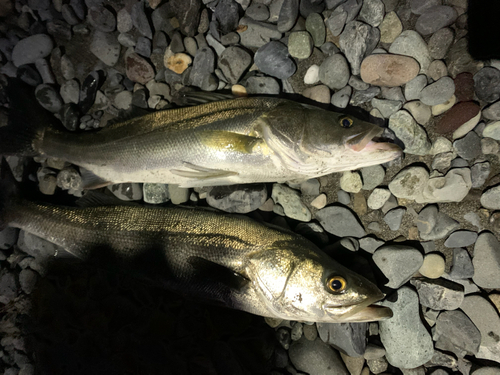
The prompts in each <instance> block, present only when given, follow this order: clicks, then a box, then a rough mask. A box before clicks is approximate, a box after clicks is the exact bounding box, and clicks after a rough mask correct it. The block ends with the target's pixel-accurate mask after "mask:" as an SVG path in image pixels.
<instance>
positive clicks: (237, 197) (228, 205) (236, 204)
mask: <svg viewBox="0 0 500 375" xmlns="http://www.w3.org/2000/svg"><path fill="white" fill-rule="evenodd" d="M266 200H267V188H266V185H265V184H246V185H229V186H216V187H214V188H212V190H210V191H209V193H208V195H207V203H208V204H209V205H210V206H212V207H215V208H218V209H219V210H222V211H226V212H236V213H242V214H244V213H248V212H251V211H254V210H256V209H258V208H259V207H260V206H262V205H263V204H264V202H265V201H266Z"/></svg>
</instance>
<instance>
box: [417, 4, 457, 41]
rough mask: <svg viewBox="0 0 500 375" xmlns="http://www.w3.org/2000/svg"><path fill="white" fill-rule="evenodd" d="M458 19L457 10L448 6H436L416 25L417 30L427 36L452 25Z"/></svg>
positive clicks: (419, 19) (420, 18) (421, 17)
mask: <svg viewBox="0 0 500 375" xmlns="http://www.w3.org/2000/svg"><path fill="white" fill-rule="evenodd" d="M457 17H458V13H457V11H456V10H455V8H453V7H450V6H447V5H436V6H433V7H430V8H428V9H426V10H425V12H424V13H422V15H421V16H420V17H419V18H418V20H417V23H416V24H415V30H417V31H418V32H419V33H420V34H421V35H423V36H426V35H430V34H433V33H435V32H436V31H438V30H439V29H442V28H443V27H446V26H449V25H451V24H452V23H453V22H455V20H456V19H457Z"/></svg>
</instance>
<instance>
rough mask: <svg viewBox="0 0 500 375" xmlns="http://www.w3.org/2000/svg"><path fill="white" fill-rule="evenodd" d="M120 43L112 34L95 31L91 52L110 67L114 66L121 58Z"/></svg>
mask: <svg viewBox="0 0 500 375" xmlns="http://www.w3.org/2000/svg"><path fill="white" fill-rule="evenodd" d="M120 49H121V46H120V43H118V40H117V39H116V38H115V37H114V35H112V34H108V33H103V32H102V31H95V32H94V36H93V37H92V42H91V43H90V52H92V53H93V54H94V55H95V56H96V57H97V58H98V59H99V60H101V61H102V62H103V63H104V64H106V65H108V66H114V65H115V64H116V63H117V62H118V59H119V58H120Z"/></svg>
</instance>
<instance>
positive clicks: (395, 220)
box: [384, 207, 406, 231]
mask: <svg viewBox="0 0 500 375" xmlns="http://www.w3.org/2000/svg"><path fill="white" fill-rule="evenodd" d="M405 213H406V208H404V207H399V208H394V209H392V210H390V211H388V212H387V213H386V214H385V216H384V221H385V223H386V224H387V225H388V226H389V228H390V229H391V230H393V231H397V230H399V228H400V226H401V222H402V221H403V216H404V214H405Z"/></svg>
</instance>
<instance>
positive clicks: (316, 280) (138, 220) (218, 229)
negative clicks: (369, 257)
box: [0, 183, 392, 323]
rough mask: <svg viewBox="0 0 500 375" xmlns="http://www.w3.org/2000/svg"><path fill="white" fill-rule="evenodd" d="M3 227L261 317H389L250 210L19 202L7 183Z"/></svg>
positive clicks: (309, 246)
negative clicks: (247, 213)
mask: <svg viewBox="0 0 500 375" xmlns="http://www.w3.org/2000/svg"><path fill="white" fill-rule="evenodd" d="M11 186H12V185H11ZM6 225H10V226H12V227H16V228H20V229H23V230H25V231H26V232H29V233H32V234H34V235H37V236H39V237H42V238H44V239H46V240H48V241H50V242H53V243H55V244H57V245H60V246H62V247H64V248H65V249H66V250H67V251H68V252H70V253H71V254H73V255H74V256H76V257H78V258H81V259H83V260H89V259H90V260H93V261H94V262H99V261H101V262H106V263H107V264H108V265H113V266H115V267H116V266H118V267H120V268H123V269H124V270H126V271H127V272H132V273H134V274H135V275H137V276H140V277H143V278H145V279H148V280H150V281H152V282H153V283H154V284H155V285H159V286H162V287H165V288H168V289H170V290H173V291H177V292H179V293H181V294H184V295H186V296H189V297H190V298H194V299H195V300H199V301H206V300H208V301H211V302H214V303H217V304H219V305H222V306H226V307H229V308H233V309H238V310H243V311H247V312H249V313H252V314H256V315H261V316H264V317H273V318H280V319H290V320H300V321H306V322H330V323H337V322H365V321H374V320H381V319H386V318H389V317H391V316H392V311H391V310H390V309H388V308H386V307H381V306H376V305H372V304H373V303H374V302H376V301H378V300H380V299H382V298H383V297H384V295H383V294H382V293H381V291H380V290H379V289H378V288H377V287H376V286H375V285H374V284H373V283H371V282H370V281H368V280H367V279H365V278H364V277H362V276H360V275H357V274H356V273H354V272H352V271H350V270H349V269H347V268H345V267H343V266H342V265H340V264H339V263H337V262H336V261H334V260H333V259H332V258H331V257H329V256H328V255H327V254H325V253H323V252H322V251H321V250H320V249H318V248H317V247H316V246H315V245H314V244H313V243H311V242H309V241H308V240H306V239H305V238H303V237H301V236H299V235H297V234H295V233H293V232H291V231H287V230H284V229H279V228H275V227H269V226H266V225H264V224H261V223H258V222H256V221H254V220H251V219H249V218H248V217H245V216H235V215H229V214H224V213H219V212H215V211H209V210H202V209H193V208H180V207H176V208H161V207H141V206H96V207H86V208H82V207H62V206H53V205H48V204H41V203H34V202H31V201H26V200H22V199H19V198H16V197H15V194H14V193H13V192H12V189H11V188H10V189H9V188H8V187H6V186H5V183H3V184H0V229H2V227H5V226H6ZM56 258H57V256H56Z"/></svg>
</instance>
